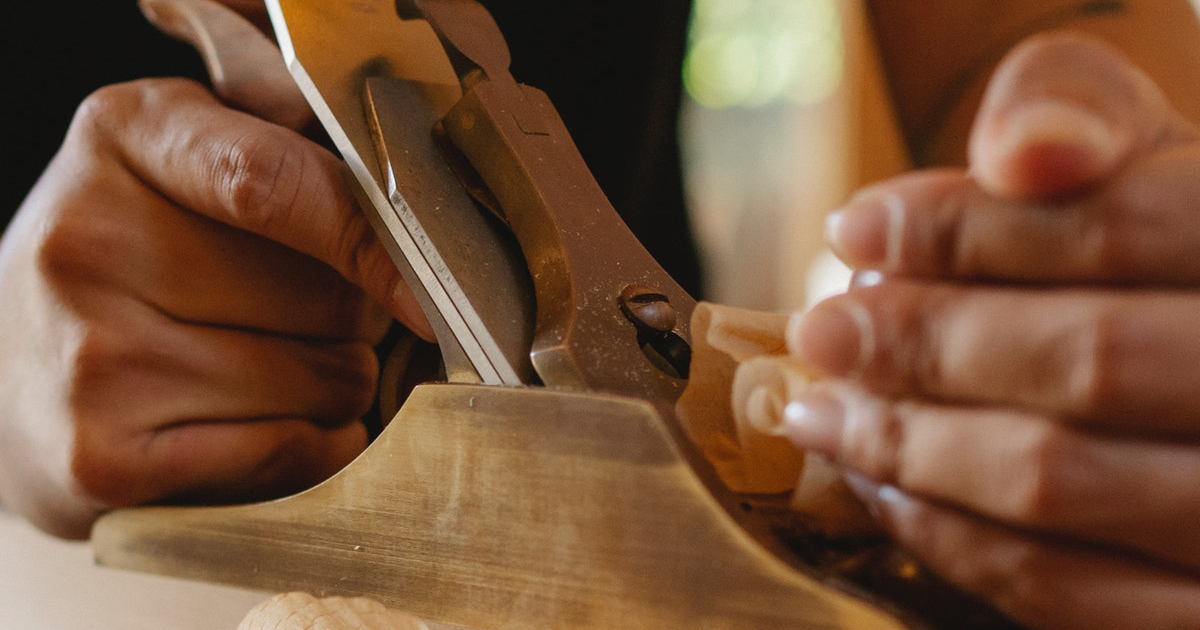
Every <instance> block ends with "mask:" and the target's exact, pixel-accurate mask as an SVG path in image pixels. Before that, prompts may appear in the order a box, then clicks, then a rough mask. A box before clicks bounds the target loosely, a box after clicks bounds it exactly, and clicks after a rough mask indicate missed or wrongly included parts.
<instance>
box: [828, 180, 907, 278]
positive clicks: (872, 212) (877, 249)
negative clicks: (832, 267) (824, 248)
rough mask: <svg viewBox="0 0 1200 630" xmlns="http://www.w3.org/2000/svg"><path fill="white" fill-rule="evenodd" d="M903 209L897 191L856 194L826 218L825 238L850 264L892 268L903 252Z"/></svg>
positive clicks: (874, 267)
mask: <svg viewBox="0 0 1200 630" xmlns="http://www.w3.org/2000/svg"><path fill="white" fill-rule="evenodd" d="M903 212H904V208H903V204H902V202H901V200H900V198H899V197H897V196H895V195H890V194H880V193H869V194H865V195H859V196H856V197H854V198H853V199H851V200H850V202H849V203H848V204H846V205H845V206H844V207H842V208H841V209H839V210H835V211H833V212H831V213H829V216H827V217H826V218H825V239H826V240H827V241H829V244H830V246H832V247H833V250H834V251H835V252H837V254H838V255H839V256H840V257H841V258H842V260H844V261H845V262H846V264H848V265H850V266H851V267H860V268H862V267H866V268H871V269H885V270H890V269H893V268H894V267H895V266H896V263H897V262H898V261H897V260H896V259H897V258H898V257H899V254H900V239H901V237H902V236H903V231H902V230H903V218H904V217H903Z"/></svg>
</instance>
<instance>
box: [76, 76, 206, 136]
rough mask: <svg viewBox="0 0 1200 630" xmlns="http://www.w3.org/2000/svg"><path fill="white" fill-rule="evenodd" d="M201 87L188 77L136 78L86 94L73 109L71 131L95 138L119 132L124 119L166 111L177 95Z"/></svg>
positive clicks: (196, 90) (185, 93) (192, 92)
mask: <svg viewBox="0 0 1200 630" xmlns="http://www.w3.org/2000/svg"><path fill="white" fill-rule="evenodd" d="M203 91H204V88H203V87H201V86H200V85H199V84H197V83H195V82H194V81H191V80H188V79H138V80H135V81H128V82H125V83H116V84H113V85H108V86H105V87H102V88H99V89H97V90H96V91H94V92H92V93H91V94H89V95H88V96H87V97H85V98H84V99H83V101H82V102H81V103H80V104H79V107H78V108H76V110H75V115H74V117H73V118H72V121H71V127H70V133H71V134H77V135H78V134H81V135H82V136H83V137H85V138H88V139H91V140H96V139H102V138H106V137H111V136H112V135H114V134H115V133H117V132H119V131H120V129H121V127H122V125H123V123H124V122H125V121H129V120H133V119H135V118H137V117H139V116H142V115H144V114H146V113H148V112H152V111H165V110H166V108H167V107H168V105H169V103H171V102H173V101H175V100H176V99H177V98H179V97H183V96H192V95H195V94H196V93H198V92H201V93H202V92H203Z"/></svg>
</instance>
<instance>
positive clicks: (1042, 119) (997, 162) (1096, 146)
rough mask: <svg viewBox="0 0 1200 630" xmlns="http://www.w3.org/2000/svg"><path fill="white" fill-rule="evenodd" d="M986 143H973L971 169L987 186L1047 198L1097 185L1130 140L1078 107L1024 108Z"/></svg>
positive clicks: (1045, 103)
mask: <svg viewBox="0 0 1200 630" xmlns="http://www.w3.org/2000/svg"><path fill="white" fill-rule="evenodd" d="M988 135H989V136H990V140H991V141H990V142H988V141H986V138H985V140H984V141H981V142H974V141H973V142H972V146H971V160H970V162H971V171H972V174H973V175H974V176H975V177H976V179H978V180H979V181H980V182H981V183H982V184H983V185H984V186H985V188H993V189H995V190H996V191H999V192H1002V193H1005V194H1018V195H1031V194H1032V195H1047V194H1054V193H1060V192H1066V191H1069V190H1074V189H1076V188H1078V187H1080V186H1085V185H1090V184H1092V183H1095V181H1096V180H1097V178H1099V177H1103V176H1104V175H1105V174H1107V173H1109V172H1110V171H1111V170H1112V169H1113V168H1114V167H1115V165H1116V164H1117V162H1118V161H1119V160H1120V159H1121V157H1122V154H1123V146H1124V145H1125V144H1126V143H1127V142H1128V138H1124V137H1123V136H1122V135H1121V130H1119V129H1117V128H1114V127H1113V126H1112V124H1110V123H1109V121H1108V120H1106V119H1105V118H1104V117H1102V116H1101V115H1100V114H1098V113H1096V112H1094V111H1091V110H1089V109H1087V108H1086V107H1082V106H1080V105H1078V104H1076V103H1071V102H1065V101H1060V100H1053V99H1044V100H1040V101H1036V102H1031V103H1026V104H1022V105H1020V106H1018V107H1016V108H1015V109H1013V110H1012V111H1011V112H1009V113H1008V114H1007V116H1006V117H1005V118H1004V119H1003V121H1002V122H1001V123H1000V126H999V127H998V128H997V129H996V130H995V131H994V132H993V133H992V134H988Z"/></svg>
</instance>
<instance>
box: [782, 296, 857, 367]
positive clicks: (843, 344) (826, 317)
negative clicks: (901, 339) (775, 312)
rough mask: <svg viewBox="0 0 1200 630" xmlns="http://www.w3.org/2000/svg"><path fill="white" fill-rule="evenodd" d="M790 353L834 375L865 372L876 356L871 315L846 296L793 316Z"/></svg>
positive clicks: (790, 331) (790, 326) (789, 329)
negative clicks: (863, 370)
mask: <svg viewBox="0 0 1200 630" xmlns="http://www.w3.org/2000/svg"><path fill="white" fill-rule="evenodd" d="M787 343H788V351H789V352H791V353H792V354H794V355H796V356H798V357H800V358H801V359H803V360H804V361H807V362H808V363H809V364H810V365H812V366H814V367H816V368H818V369H821V370H823V371H825V372H827V373H829V374H831V375H835V376H846V375H851V374H855V373H857V372H860V371H862V369H863V368H865V367H866V366H867V364H868V363H869V362H870V361H871V358H872V357H873V356H874V354H875V338H874V330H873V328H872V326H871V314H870V312H868V311H867V309H866V308H865V307H863V306H862V305H861V304H859V303H858V302H855V301H853V300H851V299H849V298H847V297H846V296H839V297H836V298H832V299H830V300H826V301H824V302H822V303H820V304H818V305H816V306H814V307H813V308H812V309H811V310H809V311H807V312H805V313H801V314H798V315H794V316H792V319H791V320H790V321H789V322H788V330H787Z"/></svg>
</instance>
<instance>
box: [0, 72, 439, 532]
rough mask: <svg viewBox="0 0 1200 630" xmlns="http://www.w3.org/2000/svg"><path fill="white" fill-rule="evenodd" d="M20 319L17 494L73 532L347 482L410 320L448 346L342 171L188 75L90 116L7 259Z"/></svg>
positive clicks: (2, 337) (38, 190)
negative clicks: (395, 342) (393, 326)
mask: <svg viewBox="0 0 1200 630" xmlns="http://www.w3.org/2000/svg"><path fill="white" fill-rule="evenodd" d="M245 105H246V104H239V106H240V108H241V109H252V108H247V107H245ZM0 302H2V303H3V304H4V308H2V309H0V348H3V351H2V352H0V399H2V400H4V401H5V403H6V404H5V408H4V410H3V411H2V412H0V413H2V414H3V416H2V418H0V462H4V468H5V470H4V474H3V475H0V498H2V501H3V503H4V504H5V505H6V506H8V507H10V508H12V509H15V510H17V511H20V512H21V513H23V514H26V515H27V516H28V517H29V518H30V519H31V520H33V521H34V522H35V523H37V524H38V525H40V526H41V527H43V528H45V529H46V530H47V531H50V532H52V533H55V534H58V535H62V536H68V537H86V536H87V534H88V530H89V528H90V525H91V522H92V521H93V520H94V519H95V517H96V516H97V514H99V513H100V512H102V511H103V510H106V509H109V508H111V507H115V506H124V505H133V504H142V503H152V502H162V501H171V502H178V501H186V502H190V501H205V502H207V501H240V500H249V499H258V498H266V497H271V496H278V495H280V494H284V493H287V492H291V491H295V490H298V489H302V488H304V487H307V486H310V485H312V484H314V483H316V482H318V481H320V480H322V479H324V478H326V477H328V476H329V475H330V474H332V473H334V472H336V471H337V470H338V469H340V468H341V467H342V466H343V465H345V464H346V463H348V462H349V461H350V460H351V459H353V458H354V457H355V456H356V455H357V454H358V452H359V451H361V449H362V447H363V446H364V444H365V439H366V438H365V431H364V429H363V427H362V425H361V424H360V423H358V422H357V421H356V420H357V418H358V416H359V415H360V414H362V413H364V412H365V411H366V410H367V408H368V407H369V406H370V405H371V402H372V400H373V398H374V393H375V386H376V380H377V373H378V366H377V364H376V359H375V356H374V353H373V349H372V346H373V345H374V344H375V343H377V342H378V341H379V340H380V339H381V338H382V336H383V334H384V333H385V332H386V330H387V328H388V326H389V324H390V321H391V319H392V318H393V317H394V318H396V319H398V320H400V321H401V322H403V323H405V324H408V325H409V326H410V327H412V328H413V329H414V330H416V331H418V332H419V333H420V334H422V335H424V336H426V337H429V336H431V333H430V332H429V330H428V324H427V323H426V322H425V321H424V319H423V317H422V316H421V315H420V311H419V309H418V307H417V306H416V303H415V301H414V300H413V298H412V295H411V293H410V292H409V291H408V289H407V287H405V286H404V284H403V283H402V281H401V280H400V276H399V273H398V272H397V271H396V269H395V267H394V265H392V263H391V261H390V259H389V258H388V256H387V254H386V252H385V250H384V249H383V248H382V246H381V245H380V244H379V243H378V241H377V240H376V239H375V236H374V233H373V231H372V230H371V228H370V227H369V225H368V224H367V223H366V220H365V218H364V217H363V215H362V214H361V213H360V212H359V211H358V210H357V208H356V207H355V206H354V204H353V202H352V200H351V195H350V193H349V191H348V190H347V189H346V186H345V183H344V180H343V178H342V174H341V166H340V163H339V161H338V160H337V159H336V158H335V157H334V156H333V155H332V154H330V153H328V152H327V151H326V150H324V149H322V148H321V147H319V146H318V145H316V144H314V143H312V142H310V141H308V140H307V139H305V138H304V137H303V136H301V135H300V134H299V133H297V132H295V131H293V130H291V129H287V128H284V127H281V126H278V125H276V124H274V123H272V122H271V121H268V120H263V119H261V118H258V117H255V116H253V115H251V114H247V113H243V112H242V111H238V110H235V109H231V108H230V107H229V106H227V105H225V104H223V103H221V102H219V101H218V100H217V99H216V98H215V97H214V96H212V94H211V93H210V92H209V91H208V89H207V88H205V87H203V86H200V85H198V84H195V83H191V82H189V81H185V80H180V79H153V80H142V81H137V82H133V83H128V84H121V85H116V86H111V87H108V88H104V89H102V90H100V91H98V92H96V93H95V94H94V95H92V96H91V97H89V98H88V99H87V100H86V101H85V102H84V103H83V104H82V105H81V106H80V108H79V110H78V113H77V114H76V116H75V119H74V121H73V123H72V125H71V128H70V130H69V132H68V134H67V138H66V140H65V141H64V143H63V146H62V148H61V150H60V151H59V153H58V155H57V156H56V157H55V158H54V160H53V161H52V162H51V164H50V165H49V166H48V167H47V169H46V171H45V173H44V175H43V176H42V178H41V179H40V181H39V182H38V184H37V185H36V186H35V188H34V190H33V191H31V193H30V195H29V196H28V197H27V199H26V201H25V203H24V204H23V205H22V207H21V208H20V210H19V211H18V214H17V216H16V218H15V219H14V221H13V224H12V225H11V227H10V228H9V230H8V231H7V232H6V233H5V236H4V239H3V241H2V243H0Z"/></svg>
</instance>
